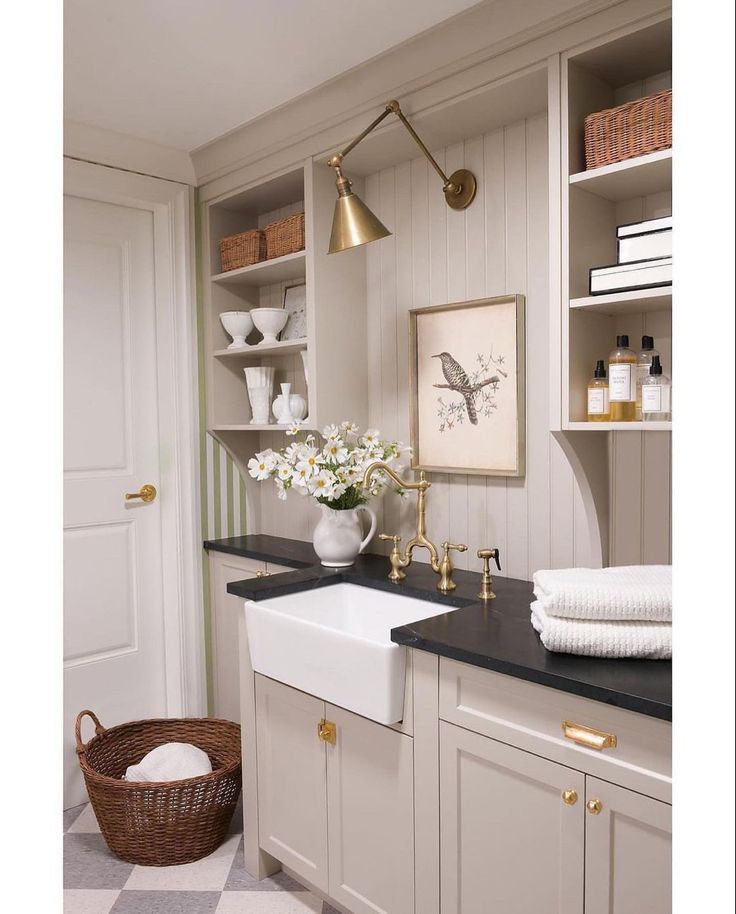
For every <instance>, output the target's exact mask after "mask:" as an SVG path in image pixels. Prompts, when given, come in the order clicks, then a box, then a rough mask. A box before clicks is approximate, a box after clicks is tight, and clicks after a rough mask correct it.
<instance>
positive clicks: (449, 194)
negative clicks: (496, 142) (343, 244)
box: [327, 99, 477, 209]
mask: <svg viewBox="0 0 736 914" xmlns="http://www.w3.org/2000/svg"><path fill="white" fill-rule="evenodd" d="M389 114H395V115H396V116H397V117H398V119H399V120H400V121H401V123H402V124H403V125H404V127H406V129H407V131H408V132H409V135H410V136H411V138H412V139H413V140H414V142H415V143H416V144H417V146H418V147H419V148H420V149H421V150H422V152H423V153H424V155H425V156H426V158H427V160H428V161H429V164H430V165H431V166H432V168H434V170H435V171H436V172H437V174H438V175H439V176H440V178H441V179H442V190H443V191H444V194H445V200H446V201H447V204H448V206H450V207H451V208H452V209H465V208H466V207H468V206H470V204H471V203H472V202H473V200H474V199H475V192H476V187H477V184H476V180H475V175H474V174H473V173H472V172H470V171H468V170H467V169H466V168H458V169H457V170H456V171H454V172H453V173H452V174H451V175H450V176H449V178H448V176H447V175H446V174H445V173H444V171H443V170H442V169H441V168H440V166H439V164H438V163H437V160H436V159H435V158H434V156H433V155H432V153H431V152H430V151H429V149H427V147H426V146H425V145H424V143H423V142H422V140H421V139H420V137H419V135H418V134H417V132H416V130H415V129H414V128H413V127H412V125H411V124H410V123H409V121H408V120H407V119H406V116H405V115H404V112H403V111H402V110H401V105H399V103H398V102H397V101H396V99H392V100H391V101H389V102H386V106H385V108H384V109H383V111H382V112H381V113H380V114H379V115H378V117H377V118H376V119H375V120H374V121H372V122H371V123H370V124H369V125H368V126H367V127H366V128H365V130H364V131H363V132H362V133H359V134H358V136H356V137H355V139H353V140H351V141H350V142H349V143H348V145H347V146H346V147H345V148H344V149H343V150H342V151H341V152H338V153H337V154H336V155H334V156H332V157H331V158H330V159H328V161H327V164H328V165H329V166H330V167H331V168H335V169H337V174H338V178H340V177H342V173H341V172H340V170H339V169H340V166H341V165H342V160H343V159H344V158H345V156H346V155H347V154H348V153H349V152H352V150H353V149H355V147H356V146H357V145H358V143H360V142H361V141H362V140H364V139H365V138H366V137H367V136H368V134H369V133H371V132H372V131H373V130H375V129H376V127H377V126H378V125H379V124H380V123H381V121H383V120H384V119H385V118H387V117H388V116H389ZM343 180H344V179H343Z"/></svg>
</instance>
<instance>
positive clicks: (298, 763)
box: [245, 674, 328, 892]
mask: <svg viewBox="0 0 736 914" xmlns="http://www.w3.org/2000/svg"><path fill="white" fill-rule="evenodd" d="M324 710H325V706H324V702H322V701H320V700H319V699H318V698H314V697H313V696H312V695H307V694H305V693H304V692H299V691H297V690H296V689H292V688H290V687H289V686H285V685H282V684H281V683H280V682H275V681H274V680H273V679H267V678H266V677H265V676H260V675H258V674H256V742H257V757H258V831H259V838H260V841H259V843H260V846H261V847H262V848H263V849H264V850H265V851H268V853H270V854H273V856H274V857H276V858H277V859H278V860H280V861H281V862H282V863H283V864H285V865H286V866H288V867H290V868H291V869H293V870H294V872H295V873H297V874H298V875H301V876H304V878H305V879H307V880H308V881H309V882H311V883H312V884H313V885H314V886H316V888H318V889H321V890H322V891H324V892H327V891H328V888H327V785H326V772H325V765H326V760H325V745H326V744H325V743H324V742H322V741H321V740H320V739H319V737H318V735H317V725H318V724H319V722H320V720H321V719H322V718H323V717H324ZM245 764H248V760H247V759H246V760H245Z"/></svg>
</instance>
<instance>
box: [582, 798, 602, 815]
mask: <svg viewBox="0 0 736 914" xmlns="http://www.w3.org/2000/svg"><path fill="white" fill-rule="evenodd" d="M585 807H586V809H587V810H588V812H589V813H590V814H591V815H593V816H597V815H598V814H599V813H600V812H601V810H602V809H603V803H601V801H600V800H599V799H598V797H594V798H593V799H592V800H588V802H587V803H586V804H585Z"/></svg>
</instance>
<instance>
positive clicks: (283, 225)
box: [265, 213, 304, 260]
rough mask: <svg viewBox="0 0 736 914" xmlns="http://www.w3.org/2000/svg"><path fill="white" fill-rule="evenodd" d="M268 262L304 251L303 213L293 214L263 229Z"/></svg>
mask: <svg viewBox="0 0 736 914" xmlns="http://www.w3.org/2000/svg"><path fill="white" fill-rule="evenodd" d="M265 232H266V256H267V258H268V260H273V258H274V257H283V256H284V255H285V254H294V253H295V252H296V251H303V250H304V213H294V215H293V216H287V217H286V218H285V219H279V220H278V222H272V223H271V224H270V225H267V226H266V228H265Z"/></svg>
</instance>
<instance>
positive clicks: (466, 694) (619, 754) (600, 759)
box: [439, 658, 672, 802]
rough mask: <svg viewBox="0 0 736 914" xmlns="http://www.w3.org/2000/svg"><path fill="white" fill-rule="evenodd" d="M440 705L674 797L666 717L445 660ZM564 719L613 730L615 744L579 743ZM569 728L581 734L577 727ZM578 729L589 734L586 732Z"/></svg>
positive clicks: (471, 726)
mask: <svg viewBox="0 0 736 914" xmlns="http://www.w3.org/2000/svg"><path fill="white" fill-rule="evenodd" d="M439 704H440V717H441V718H442V719H443V720H447V721H449V722H450V723H454V724H458V725H459V726H461V727H465V728H466V729H468V730H474V731H475V732H477V733H482V734H484V735H486V736H491V737H493V738H494V739H498V740H501V741H503V742H505V743H509V744H510V745H514V746H518V747H519V748H521V749H526V750H527V751H529V752H534V753H536V754H537V755H542V756H544V757H545V758H549V759H552V760H554V761H556V762H560V763H561V764H563V765H569V766H570V767H571V768H577V769H578V770H579V771H584V772H586V773H588V774H591V775H594V776H596V777H599V778H602V779H604V780H608V781H611V782H613V783H616V784H621V785H622V786H624V787H629V788H630V789H632V790H636V791H638V792H640V793H644V794H646V795H648V796H652V797H655V798H656V799H658V800H663V801H665V802H671V795H672V780H671V778H672V728H671V725H670V724H669V723H668V722H667V721H663V720H657V719H656V718H652V717H648V716H646V715H642V714H636V713H635V712H633V711H626V710H624V709H622V708H614V707H611V706H610V705H606V704H602V703H601V702H597V701H591V700H590V699H588V698H581V697H580V696H578V695H570V694H568V693H567V692H561V691H559V690H558V689H550V688H547V687H546V686H541V685H537V684H536V683H530V682H526V681H524V680H521V679H515V678H514V677H513V676H506V675H504V674H502V673H494V672H491V671H489V670H481V669H479V668H477V667H473V666H469V665H468V664H465V663H458V662H456V661H454V660H447V659H445V658H441V660H440V701H439ZM565 721H567V722H568V723H569V724H570V725H577V726H579V727H581V728H588V729H590V730H593V731H601V732H602V733H606V734H611V735H614V736H615V738H616V745H615V746H614V747H609V748H603V749H600V750H599V749H595V748H588V747H587V746H585V745H579V744H578V743H576V742H573V741H572V740H571V739H570V738H567V737H566V736H565V734H564V733H563V722H565ZM568 732H569V733H570V734H571V735H576V734H575V733H574V730H573V727H572V726H571V727H569V728H568ZM577 735H578V736H580V737H581V738H583V739H585V738H586V736H587V733H586V730H585V729H584V730H583V732H582V734H577ZM591 738H592V736H591Z"/></svg>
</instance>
